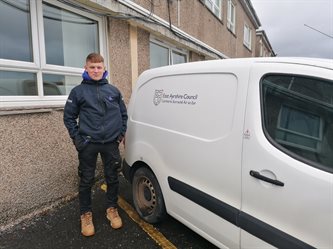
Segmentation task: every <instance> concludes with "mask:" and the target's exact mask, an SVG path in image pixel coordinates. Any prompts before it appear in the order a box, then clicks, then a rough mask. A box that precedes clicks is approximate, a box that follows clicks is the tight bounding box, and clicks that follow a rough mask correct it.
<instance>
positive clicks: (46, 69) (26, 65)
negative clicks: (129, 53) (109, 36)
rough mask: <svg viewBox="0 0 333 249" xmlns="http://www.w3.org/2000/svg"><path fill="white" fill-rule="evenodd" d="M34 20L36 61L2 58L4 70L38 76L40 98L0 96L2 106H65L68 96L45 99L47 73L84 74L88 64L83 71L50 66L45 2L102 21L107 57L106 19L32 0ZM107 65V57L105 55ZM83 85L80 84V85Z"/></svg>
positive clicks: (100, 30) (101, 34)
mask: <svg viewBox="0 0 333 249" xmlns="http://www.w3.org/2000/svg"><path fill="white" fill-rule="evenodd" d="M29 2H30V17H31V36H32V37H31V39H32V49H33V62H25V61H17V60H8V59H1V58H0V70H2V71H13V72H28V73H35V74H36V78H37V88H38V95H37V96H0V108H1V107H14V106H20V107H24V106H52V105H57V106H58V105H64V104H65V101H66V99H67V96H66V95H58V96H43V80H42V77H43V76H42V75H43V74H57V75H70V76H78V77H80V76H81V74H82V72H83V66H84V61H83V62H82V68H77V67H68V66H57V65H49V64H46V55H45V41H44V22H43V2H45V3H49V4H51V5H53V6H55V7H60V8H62V9H65V10H68V11H71V12H73V13H75V14H79V15H82V16H85V17H87V18H90V19H92V20H95V21H97V22H98V34H99V37H98V38H99V50H100V51H99V52H100V53H101V54H102V55H104V54H106V50H107V49H106V20H105V19H104V18H102V17H99V16H96V15H92V14H90V13H87V12H84V11H82V10H78V9H76V8H73V7H70V6H68V5H66V4H63V3H60V2H57V1H54V0H43V1H42V0H30V1H29ZM105 63H106V64H107V56H105ZM78 83H80V82H78Z"/></svg>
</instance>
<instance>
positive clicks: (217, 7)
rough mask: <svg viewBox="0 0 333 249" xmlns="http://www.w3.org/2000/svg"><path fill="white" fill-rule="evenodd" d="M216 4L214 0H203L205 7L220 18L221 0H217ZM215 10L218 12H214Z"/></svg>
mask: <svg viewBox="0 0 333 249" xmlns="http://www.w3.org/2000/svg"><path fill="white" fill-rule="evenodd" d="M217 1H218V4H216V3H215V0H205V5H206V6H207V8H208V9H209V10H210V11H211V12H213V14H214V15H215V16H216V17H218V18H219V19H221V20H222V1H223V0H217ZM216 11H217V12H218V13H216Z"/></svg>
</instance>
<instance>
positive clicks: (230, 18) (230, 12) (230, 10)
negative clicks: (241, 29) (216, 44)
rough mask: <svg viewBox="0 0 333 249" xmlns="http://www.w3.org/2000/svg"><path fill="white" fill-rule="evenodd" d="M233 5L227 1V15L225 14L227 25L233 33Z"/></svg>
mask: <svg viewBox="0 0 333 249" xmlns="http://www.w3.org/2000/svg"><path fill="white" fill-rule="evenodd" d="M235 20H236V18H235V5H234V4H233V2H232V1H231V0H229V1H228V16H227V26H228V29H230V30H231V31H232V32H233V33H235Z"/></svg>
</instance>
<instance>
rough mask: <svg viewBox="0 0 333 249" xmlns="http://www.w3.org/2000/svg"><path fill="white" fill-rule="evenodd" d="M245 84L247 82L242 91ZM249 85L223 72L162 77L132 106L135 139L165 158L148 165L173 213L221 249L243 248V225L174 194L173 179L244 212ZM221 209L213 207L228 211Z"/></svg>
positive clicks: (143, 90) (142, 91) (149, 83)
mask: <svg viewBox="0 0 333 249" xmlns="http://www.w3.org/2000/svg"><path fill="white" fill-rule="evenodd" d="M226 72H228V71H227V69H226ZM239 79H242V80H243V81H244V82H245V84H244V83H243V86H242V87H240V84H239ZM246 79H247V74H246V73H245V74H244V73H243V74H240V75H237V74H234V73H216V72H213V73H207V72H202V73H199V72H198V73H195V72H194V73H186V74H175V75H168V76H159V77H154V78H150V79H148V80H147V81H145V82H143V83H142V84H140V85H139V87H138V89H137V91H136V95H135V97H134V99H135V101H134V102H133V103H131V106H130V108H133V109H132V110H130V113H131V114H130V117H129V118H130V122H129V125H130V127H129V130H131V131H132V133H131V134H128V139H130V140H133V141H136V142H137V143H142V144H149V147H152V148H154V151H156V152H158V153H159V155H158V156H157V158H159V160H158V162H156V163H155V162H150V163H149V164H148V163H147V164H148V165H149V167H151V169H152V170H153V172H154V173H155V175H156V177H157V179H158V181H159V183H160V185H161V189H162V192H163V195H164V199H165V203H166V208H167V211H168V213H169V214H170V215H172V216H174V217H175V218H177V219H179V220H181V221H182V222H183V223H184V224H186V225H188V226H189V227H190V228H191V229H193V230H194V231H196V232H198V233H199V234H201V235H202V236H204V237H205V238H207V239H209V240H210V241H211V242H212V243H214V244H216V245H218V246H220V247H222V246H228V247H232V248H235V247H238V246H239V236H240V229H239V227H237V226H235V225H234V224H232V223H230V222H228V221H227V220H225V219H224V218H223V214H222V217H221V216H220V214H216V213H213V212H211V211H209V210H208V209H207V208H206V207H203V206H200V203H197V202H196V201H195V198H193V199H192V198H191V197H185V196H184V195H182V194H179V193H178V192H177V191H174V190H171V189H170V185H169V182H168V177H172V178H173V179H175V180H176V181H179V182H181V183H184V184H186V185H188V186H189V187H192V188H195V189H198V190H199V191H201V192H204V193H209V195H210V196H211V197H212V198H208V199H207V200H211V199H216V200H220V201H223V203H225V204H226V205H227V206H228V205H230V206H231V207H233V208H235V210H239V209H240V205H241V203H240V201H241V195H240V193H241V192H240V191H241V182H240V180H241V177H240V176H241V157H240V156H239V155H241V149H242V146H241V142H242V128H243V127H242V125H243V116H244V109H245V100H246V87H247V81H246ZM133 131H137V132H139V133H140V134H139V133H135V134H134V132H133ZM142 138H144V141H140V140H142ZM137 157H139V158H141V159H142V160H143V161H145V158H146V157H147V158H152V156H151V155H150V156H148V155H142V154H140V155H137ZM154 157H155V156H154ZM180 203H181V205H179V204H180ZM214 203H218V202H214ZM214 203H213V202H212V203H208V205H215V206H214V207H213V208H215V209H221V207H220V206H219V204H214ZM193 210H196V212H193ZM189 221H191V222H189ZM217 227H218V228H219V229H216V228H217ZM222 241H224V243H225V244H222Z"/></svg>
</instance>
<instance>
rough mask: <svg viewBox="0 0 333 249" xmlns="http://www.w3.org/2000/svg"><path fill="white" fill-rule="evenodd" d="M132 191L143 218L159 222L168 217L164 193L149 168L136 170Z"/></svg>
mask: <svg viewBox="0 0 333 249" xmlns="http://www.w3.org/2000/svg"><path fill="white" fill-rule="evenodd" d="M132 191H133V202H134V206H135V209H136V211H137V212H138V213H139V215H140V216H141V218H142V219H144V220H145V221H147V222H149V223H157V222H160V221H162V220H163V219H164V218H165V217H166V209H165V204H164V199H163V194H162V191H161V188H160V185H159V184H158V182H157V179H156V177H155V175H154V174H153V172H151V171H150V170H149V169H147V168H139V169H138V170H136V171H135V173H134V177H133V182H132Z"/></svg>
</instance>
